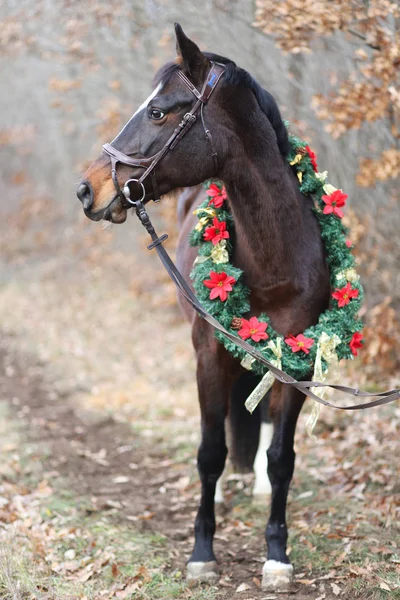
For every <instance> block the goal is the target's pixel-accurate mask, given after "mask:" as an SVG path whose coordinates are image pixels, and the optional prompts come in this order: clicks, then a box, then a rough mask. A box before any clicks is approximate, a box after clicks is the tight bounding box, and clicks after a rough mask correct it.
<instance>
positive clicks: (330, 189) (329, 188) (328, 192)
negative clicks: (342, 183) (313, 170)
mask: <svg viewBox="0 0 400 600" xmlns="http://www.w3.org/2000/svg"><path fill="white" fill-rule="evenodd" d="M336 190H337V188H335V187H334V186H333V185H331V184H330V183H326V184H325V185H324V192H325V194H326V195H327V196H330V195H331V194H333V192H336Z"/></svg>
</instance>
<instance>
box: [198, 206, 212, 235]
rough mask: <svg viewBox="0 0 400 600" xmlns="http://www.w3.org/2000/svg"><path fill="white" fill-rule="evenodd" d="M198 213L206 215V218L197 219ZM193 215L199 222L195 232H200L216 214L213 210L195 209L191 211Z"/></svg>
mask: <svg viewBox="0 0 400 600" xmlns="http://www.w3.org/2000/svg"><path fill="white" fill-rule="evenodd" d="M200 213H206V215H207V216H206V217H199V216H198V215H199V214H200ZM193 214H194V215H197V218H198V219H199V222H198V223H197V225H196V227H195V231H201V230H202V229H203V227H204V226H205V225H207V223H208V222H209V221H210V220H211V219H213V218H214V217H215V216H216V214H217V213H216V212H215V210H214V209H213V208H196V210H194V211H193Z"/></svg>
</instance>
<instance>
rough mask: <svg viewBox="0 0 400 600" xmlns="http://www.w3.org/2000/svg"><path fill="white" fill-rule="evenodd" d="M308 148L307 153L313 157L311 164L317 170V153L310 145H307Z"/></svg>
mask: <svg viewBox="0 0 400 600" xmlns="http://www.w3.org/2000/svg"><path fill="white" fill-rule="evenodd" d="M306 150H307V154H308V156H309V157H310V159H311V164H312V168H313V169H314V171H315V172H317V171H318V165H317V155H316V154H315V152H313V151H312V150H311V148H310V146H306Z"/></svg>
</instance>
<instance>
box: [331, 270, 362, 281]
mask: <svg viewBox="0 0 400 600" xmlns="http://www.w3.org/2000/svg"><path fill="white" fill-rule="evenodd" d="M336 279H337V281H338V282H341V281H350V282H351V283H354V282H356V281H358V280H359V279H360V276H359V275H358V273H357V271H356V270H355V269H353V268H351V269H344V270H343V271H340V272H339V273H338V274H337V275H336Z"/></svg>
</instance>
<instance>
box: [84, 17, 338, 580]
mask: <svg viewBox="0 0 400 600" xmlns="http://www.w3.org/2000/svg"><path fill="white" fill-rule="evenodd" d="M175 35H176V47H177V58H176V59H175V60H173V61H172V62H169V63H167V64H166V65H164V66H163V67H162V68H161V69H160V70H159V71H158V73H157V75H156V77H155V81H154V91H153V92H152V94H151V95H150V96H149V98H148V99H147V100H146V101H145V102H144V103H143V104H142V105H141V107H140V108H139V109H138V110H137V111H136V112H135V114H134V115H133V116H132V118H131V119H130V120H129V121H128V122H127V123H126V125H125V126H124V128H123V129H122V131H121V132H120V133H119V134H118V135H117V137H116V138H115V139H114V140H113V142H112V144H106V145H105V146H104V147H103V152H102V153H101V154H100V156H99V157H98V158H97V159H96V160H95V161H94V162H93V163H92V164H91V165H90V167H89V168H88V169H87V171H86V172H85V174H84V176H83V179H82V181H81V183H80V184H79V186H78V189H77V195H78V198H79V200H80V201H81V202H82V204H83V210H84V212H85V215H86V216H87V217H88V218H89V219H92V220H93V221H98V220H100V219H105V220H108V221H112V222H114V223H123V222H124V221H125V219H126V216H127V210H128V209H129V208H130V207H131V206H132V203H131V201H130V200H129V194H128V195H127V194H125V193H123V192H122V188H123V190H124V191H127V192H129V191H131V193H133V189H135V192H136V194H139V195H140V194H141V199H142V201H143V203H144V202H147V201H149V200H150V199H153V200H157V199H159V198H160V197H161V196H163V195H164V194H168V193H170V192H171V191H173V190H180V191H181V196H180V199H179V201H178V215H179V221H180V236H179V241H178V248H177V263H178V267H179V269H180V270H181V272H182V273H183V274H184V276H185V277H186V278H188V277H189V273H190V270H191V267H192V265H193V261H194V260H195V257H196V249H195V248H193V247H191V246H190V245H189V242H188V237H189V233H190V231H191V230H192V229H193V227H194V226H195V224H196V222H197V221H196V217H195V216H194V215H193V211H194V209H195V208H196V207H197V206H198V205H199V203H200V202H202V201H204V200H205V195H204V194H205V192H204V189H203V188H202V187H201V183H202V182H204V181H206V180H208V179H210V178H216V179H218V180H221V181H223V182H224V185H225V187H226V190H227V195H228V198H229V205H230V210H231V212H232V215H233V218H234V223H235V232H236V233H235V248H234V254H233V264H234V265H235V266H237V267H239V268H240V269H242V270H243V271H244V278H245V283H246V285H247V287H248V288H249V289H250V290H251V296H250V298H251V308H250V312H249V315H254V314H259V313H262V312H264V313H267V314H268V316H269V317H270V321H271V325H272V326H273V327H274V329H276V330H277V331H278V332H279V333H281V334H283V335H285V336H286V335H289V334H293V335H297V334H298V333H300V332H302V331H303V330H304V329H306V328H307V327H309V326H311V325H314V324H315V323H317V321H318V318H319V315H320V314H321V313H322V312H323V311H324V310H326V309H327V307H328V304H329V297H330V283H329V269H328V267H327V264H326V260H325V255H324V247H323V243H322V240H321V233H320V228H319V224H318V222H317V220H316V217H315V215H314V213H313V203H312V199H311V197H309V196H304V195H302V194H301V193H300V191H299V183H298V180H297V178H296V176H295V173H294V170H293V167H291V166H290V165H289V163H288V161H287V160H286V156H287V154H288V152H289V141H288V134H287V128H286V126H285V124H284V122H283V120H282V117H281V114H280V111H279V109H278V106H277V104H276V102H275V100H274V98H273V96H272V95H271V94H270V93H269V92H268V91H266V90H265V89H263V88H262V87H261V86H260V85H259V83H257V81H256V80H255V79H254V78H253V77H252V76H251V75H250V74H249V73H248V72H247V71H245V70H244V69H242V68H240V67H238V66H237V65H236V64H235V63H234V62H233V61H232V60H230V59H228V58H225V57H222V56H219V55H216V54H212V53H209V52H202V51H200V49H199V47H198V46H197V45H196V44H195V43H194V42H193V41H192V40H191V39H190V38H188V37H187V36H186V35H185V33H184V32H183V30H182V28H181V26H180V25H179V24H175ZM207 86H208V87H210V88H211V92H212V93H211V92H210V90H209V89H208V87H207ZM199 90H200V91H199ZM199 116H200V117H201V118H199ZM182 132H184V134H183V133H182ZM143 170H144V172H143ZM125 182H127V186H125V187H124V184H125ZM130 186H132V187H130ZM182 188H183V191H182ZM180 304H181V308H182V310H183V313H184V315H185V316H186V318H187V319H188V320H189V322H190V323H191V326H192V341H193V346H194V349H195V352H196V359H197V370H196V377H197V386H198V395H199V402H200V413H201V443H200V446H199V449H198V457H197V465H198V472H199V476H200V481H201V500H200V505H199V509H198V513H197V516H196V520H195V543H194V548H193V552H192V554H191V557H190V559H189V562H188V565H187V577H188V579H196V580H202V581H215V580H217V579H218V577H219V568H218V566H217V562H216V558H215V555H214V550H213V538H214V534H215V529H216V524H215V494H216V487H217V482H219V481H220V478H221V475H222V473H223V471H224V467H225V462H226V458H227V452H228V450H227V435H226V423H227V422H228V423H230V429H231V438H232V446H233V449H232V451H231V455H232V456H231V458H232V459H233V462H234V463H235V465H236V467H237V468H238V469H239V470H248V469H249V468H251V464H252V461H253V459H254V457H255V455H256V453H257V455H258V457H259V458H260V457H261V459H262V455H263V454H264V455H265V453H266V455H267V457H268V469H267V471H268V478H269V482H270V486H271V498H270V516H269V520H268V523H267V527H266V530H265V538H266V543H267V557H266V561H265V564H264V566H263V573H262V586H263V588H264V589H267V590H273V589H275V590H276V589H278V590H279V589H287V588H288V587H289V586H290V582H291V580H292V577H293V565H291V563H290V560H289V557H288V555H287V537H288V531H287V524H286V505H287V496H288V490H289V485H290V482H291V479H292V476H293V471H294V464H295V452H294V448H293V444H294V435H295V429H296V423H297V420H298V416H299V413H300V411H301V409H302V406H303V404H304V400H305V396H304V395H303V394H302V393H301V392H300V391H299V390H296V389H294V388H292V387H290V386H287V385H284V384H282V383H280V382H278V381H275V383H274V385H273V387H272V389H271V390H270V392H269V393H268V398H266V399H264V401H263V402H264V409H263V411H264V412H266V410H267V413H268V420H269V423H270V424H271V425H268V423H267V419H266V418H265V415H264V417H263V418H262V411H261V410H259V411H258V412H256V413H255V414H253V416H251V415H249V414H246V411H245V409H244V407H243V404H244V401H245V400H246V398H247V396H248V395H249V393H250V392H251V391H252V390H253V389H254V388H255V386H256V385H257V384H258V382H259V380H260V379H259V378H257V377H256V376H254V375H252V374H251V373H249V372H248V371H246V370H245V369H244V368H243V367H242V366H241V364H240V362H239V361H238V360H237V359H235V358H233V357H232V356H231V355H230V354H229V353H228V352H227V351H226V350H225V349H224V347H223V345H222V344H220V343H219V342H218V341H217V340H216V338H215V336H214V332H213V330H212V328H211V326H210V325H209V324H208V323H207V322H206V321H205V320H204V319H202V318H201V317H199V316H198V315H197V313H195V311H194V310H193V308H192V307H191V306H189V304H188V303H187V302H186V301H185V300H184V299H181V300H180ZM310 375H311V373H310ZM265 407H266V408H265ZM265 427H267V428H268V427H271V429H272V434H271V436H269V435H268V432H267V430H266V429H265ZM260 432H261V433H260ZM269 438H272V439H269ZM259 440H260V441H261V446H260V447H258V441H259ZM263 446H264V448H263ZM266 446H268V449H267V448H266ZM257 450H259V451H258V452H257ZM266 450H267V452H266ZM264 464H265V469H266V460H265V463H264ZM218 487H219V486H218ZM261 488H262V489H264V490H265V487H264V488H263V486H262V485H261ZM220 491H221V490H220V489H219V490H217V496H218V497H219V498H217V499H220ZM267 491H268V490H267Z"/></svg>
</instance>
